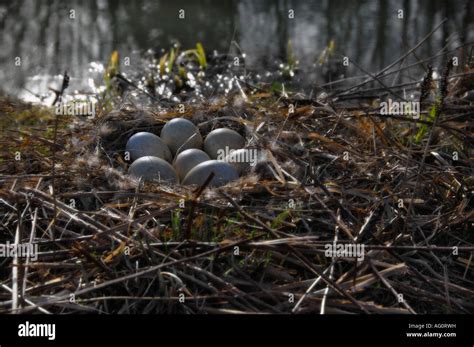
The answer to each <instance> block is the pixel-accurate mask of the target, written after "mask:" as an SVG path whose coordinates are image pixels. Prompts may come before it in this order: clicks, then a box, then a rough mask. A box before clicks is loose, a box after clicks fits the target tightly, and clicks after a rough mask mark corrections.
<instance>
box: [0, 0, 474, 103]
mask: <svg viewBox="0 0 474 347" xmlns="http://www.w3.org/2000/svg"><path fill="white" fill-rule="evenodd" d="M400 9H403V19H401V18H399V15H400V12H399V11H398V10H400ZM180 10H184V13H183V12H180ZM180 14H181V15H183V14H184V18H183V19H181V18H179V16H180ZM292 14H294V18H289V17H292ZM443 18H447V21H446V22H445V23H444V24H443V25H442V27H440V29H439V30H437V31H436V32H435V34H434V35H432V36H431V37H430V38H429V39H428V40H427V41H426V42H425V43H424V44H423V45H422V46H421V47H420V48H419V49H417V51H416V56H415V55H411V56H410V57H409V59H408V60H407V61H405V62H404V63H405V64H408V63H410V62H414V61H416V59H417V58H420V59H421V58H427V57H430V56H432V55H435V54H437V53H439V52H440V51H441V50H442V49H447V50H449V49H454V48H456V47H458V46H460V45H463V44H466V43H467V42H472V41H474V19H473V18H474V3H471V1H470V0H451V1H436V0H435V1H432V0H414V1H411V0H410V1H409V0H400V1H388V0H377V1H376V0H365V1H364V0H362V1H357V2H355V1H340V0H321V1H316V0H315V1H310V0H306V1H296V0H295V1H292V0H261V1H253V0H241V1H232V0H219V1H210V0H207V1H206V0H204V1H192V0H188V1H182V0H173V1H170V0H168V1H166V0H153V1H151V0H135V1H128V0H123V1H122V0H117V1H112V0H88V1H75V0H74V1H72V0H67V1H60V0H56V1H50V0H37V1H34V0H19V1H15V2H13V1H0V30H1V32H0V46H1V50H0V78H1V81H2V84H1V85H0V88H1V89H3V90H4V91H5V92H7V93H10V94H13V95H17V96H20V97H22V98H25V99H28V98H31V97H32V96H33V95H34V94H42V93H45V92H47V90H48V87H49V86H51V83H54V82H55V81H57V80H58V75H59V74H61V73H62V72H63V71H65V70H67V71H68V73H69V75H70V76H71V77H72V78H71V88H73V89H75V90H80V91H87V90H88V88H89V87H90V83H89V82H90V76H91V74H93V73H100V71H101V69H102V66H103V64H106V62H107V60H108V58H109V56H110V54H111V52H112V51H113V50H114V49H117V50H118V51H119V52H120V56H121V57H130V59H131V66H130V67H129V68H130V69H132V68H133V64H134V62H139V61H140V59H139V57H140V56H142V55H143V54H144V53H145V52H146V51H147V50H149V49H153V50H154V51H155V52H157V54H158V53H159V52H160V49H168V48H169V47H170V46H171V44H172V43H173V42H175V41H179V42H180V43H181V46H182V47H183V48H191V47H194V46H195V45H196V42H201V43H202V44H203V46H204V48H205V50H206V52H207V53H211V52H213V51H214V50H216V51H219V52H222V53H230V54H234V53H245V58H246V61H245V64H246V67H247V68H248V69H250V70H252V71H259V70H262V71H263V70H264V69H267V68H271V67H272V66H277V65H278V63H280V62H282V61H285V59H286V57H287V56H288V53H289V52H288V50H289V48H288V42H289V40H290V41H291V47H292V48H291V52H290V53H292V54H293V55H294V56H295V57H296V58H297V59H298V60H299V67H300V69H301V71H303V73H301V74H300V75H301V76H303V79H306V81H305V82H306V83H308V84H309V85H317V84H320V83H322V82H324V81H323V80H324V78H323V77H324V74H322V73H321V71H318V69H320V70H321V69H322V68H321V67H320V66H319V65H318V64H317V62H318V59H319V57H320V55H321V53H322V52H323V50H324V49H325V47H327V46H328V44H329V43H330V42H331V41H333V42H334V52H335V55H334V57H333V59H334V60H336V61H337V62H338V63H337V64H339V65H340V60H341V59H342V56H349V57H350V58H351V60H353V61H355V62H357V64H358V65H359V66H361V67H363V68H364V69H366V70H368V71H372V72H375V71H378V70H380V69H381V68H382V67H384V66H386V65H388V64H389V63H391V62H393V61H394V60H395V59H396V58H398V57H399V56H401V55H402V54H403V53H404V52H406V51H407V50H408V49H409V48H411V47H413V46H414V45H415V44H416V43H418V42H419V41H420V40H421V39H422V38H423V37H425V36H426V35H427V34H428V33H429V32H430V31H431V30H432V29H433V28H434V27H435V26H436V25H437V24H439V23H440V22H441V21H442V20H443ZM18 58H20V62H21V64H18V61H19V60H18ZM101 64H102V65H101ZM125 69H126V68H125ZM351 69H352V70H351ZM351 69H347V70H344V72H343V73H345V75H349V74H351V73H352V74H356V73H358V74H361V72H360V71H358V70H357V69H356V68H354V67H352V68H351ZM406 73H407V74H409V72H408V71H407V72H406ZM409 77H410V78H412V76H409ZM414 77H416V78H418V77H419V76H414ZM326 80H327V78H326Z"/></svg>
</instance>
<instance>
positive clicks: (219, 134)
mask: <svg viewBox="0 0 474 347" xmlns="http://www.w3.org/2000/svg"><path fill="white" fill-rule="evenodd" d="M244 145H245V140H244V138H243V137H242V136H240V134H239V133H238V132H236V131H234V130H231V129H227V128H220V129H216V130H213V131H211V132H210V133H209V135H207V137H206V139H205V140H204V150H205V151H206V153H207V154H209V156H210V157H211V159H220V160H223V159H224V158H225V157H226V156H227V155H228V154H229V151H230V150H231V149H240V148H242V147H244Z"/></svg>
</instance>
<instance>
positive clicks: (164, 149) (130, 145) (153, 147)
mask: <svg viewBox="0 0 474 347" xmlns="http://www.w3.org/2000/svg"><path fill="white" fill-rule="evenodd" d="M126 151H127V152H129V153H130V156H131V158H132V160H136V159H138V158H141V157H146V156H153V157H158V158H161V159H164V160H166V161H171V152H170V149H169V148H168V146H167V145H166V144H165V143H164V142H163V141H162V140H161V139H160V138H159V137H158V136H157V135H155V134H152V133H147V132H140V133H136V134H135V135H133V136H132V137H130V138H129V139H128V142H127V146H126Z"/></svg>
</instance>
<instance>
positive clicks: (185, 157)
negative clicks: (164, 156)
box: [173, 148, 211, 180]
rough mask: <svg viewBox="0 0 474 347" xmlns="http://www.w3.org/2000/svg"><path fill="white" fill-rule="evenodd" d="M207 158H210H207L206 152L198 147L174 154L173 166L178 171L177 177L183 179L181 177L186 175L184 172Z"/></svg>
mask: <svg viewBox="0 0 474 347" xmlns="http://www.w3.org/2000/svg"><path fill="white" fill-rule="evenodd" d="M208 160H211V158H209V156H208V155H207V154H206V152H203V151H201V150H200V149H196V148H190V149H187V150H185V151H183V152H181V153H179V154H178V155H177V156H176V159H175V160H174V164H173V166H174V168H175V169H176V172H177V173H178V177H179V179H180V180H183V178H184V177H186V174H187V173H188V172H189V171H191V169H192V168H193V167H195V166H196V165H198V164H201V163H202V162H205V161H208Z"/></svg>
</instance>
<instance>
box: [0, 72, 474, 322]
mask: <svg viewBox="0 0 474 347" xmlns="http://www.w3.org/2000/svg"><path fill="white" fill-rule="evenodd" d="M446 81H447V95H444V96H443V100H442V102H441V103H440V104H439V105H438V108H437V110H438V111H437V112H435V117H434V118H429V115H430V112H431V113H432V110H433V109H434V106H433V103H430V102H428V101H422V103H421V115H422V116H421V117H420V118H418V119H414V118H413V117H407V116H404V115H398V116H397V115H384V114H381V112H380V100H381V99H380V98H371V99H367V98H363V95H364V94H363V93H362V92H360V93H359V94H357V93H354V94H347V93H346V94H344V96H327V97H325V98H324V99H314V98H306V97H302V96H298V95H293V94H286V93H277V92H273V91H270V90H262V89H260V88H252V87H251V86H247V87H245V88H243V89H242V90H241V91H240V92H239V93H236V94H230V95H227V96H225V97H224V96H223V97H222V98H217V97H216V98H214V99H213V100H212V103H211V102H199V103H194V104H188V105H186V107H185V110H184V112H181V111H182V110H181V111H180V110H178V107H177V105H174V106H173V105H172V106H170V107H164V108H158V107H157V108H153V107H149V108H145V109H137V107H136V106H134V105H131V104H126V103H125V104H122V105H121V106H117V107H115V108H114V109H113V110H109V111H101V112H98V114H97V115H96V116H95V117H94V118H90V119H89V118H88V119H73V118H71V117H69V118H68V117H63V118H55V117H54V115H52V114H51V112H50V111H48V110H47V109H44V108H42V107H38V106H32V105H25V104H22V103H19V102H17V101H14V100H11V99H8V98H5V97H3V98H2V109H3V111H4V113H5V117H9V116H8V115H10V118H6V119H7V122H9V124H8V126H5V129H4V130H3V134H2V137H1V142H2V148H3V149H2V153H1V157H0V159H1V164H0V174H1V175H0V184H1V185H0V223H1V224H0V225H1V231H0V243H2V244H7V243H10V245H20V244H31V245H34V246H35V247H36V248H35V250H36V252H35V253H34V254H33V253H32V254H31V255H30V256H28V257H20V256H18V255H12V256H10V257H5V258H0V261H1V263H2V266H1V267H0V283H1V288H2V289H1V290H0V312H3V313H8V312H20V313H27V312H30V313H33V312H42V313H48V312H49V313H69V312H77V313H79V312H97V313H257V312H259V313H261V312H265V313H319V312H325V313H415V312H416V313H474V304H473V302H472V297H473V295H474V283H473V281H472V278H473V277H472V275H473V271H474V259H473V252H474V246H473V243H474V237H473V234H472V223H473V210H472V201H471V198H472V197H471V195H470V194H471V193H472V189H473V180H472V148H473V147H472V144H473V140H472V139H473V138H472V130H473V128H472V114H473V111H474V105H473V104H472V103H469V102H467V101H463V100H462V99H461V97H460V92H459V91H460V88H462V86H466V85H467V84H472V83H473V81H474V80H473V79H472V75H469V74H467V75H466V74H465V75H462V76H461V77H457V78H452V79H449V80H448V79H447V78H446ZM351 96H352V97H351ZM350 98H351V100H349V99H350ZM175 106H176V107H175ZM20 113H21V117H19V116H18V115H19V114H20ZM12 114H15V119H13V118H11V115H12ZM39 115H41V117H39ZM174 117H184V118H188V119H190V120H191V121H193V122H194V124H196V125H198V127H199V129H200V130H201V132H202V133H203V134H207V133H208V132H209V131H211V130H212V129H214V128H218V127H222V126H225V127H228V128H231V129H234V130H236V131H237V132H239V133H240V134H241V135H243V136H244V137H245V139H246V141H247V144H248V145H249V146H251V147H253V148H257V149H260V150H262V151H264V152H265V153H266V158H267V160H266V161H265V162H264V163H262V164H261V165H259V166H257V167H256V168H255V169H254V170H252V171H251V172H249V173H248V174H246V175H244V176H242V177H241V178H240V179H239V180H238V181H235V182H232V183H229V184H227V185H225V186H223V187H219V188H212V187H206V186H205V185H204V186H201V187H186V186H181V185H179V184H176V185H173V184H165V183H156V182H152V183H150V182H145V183H142V184H137V182H136V181H133V180H131V179H130V178H129V177H128V176H127V175H126V172H127V171H126V170H127V168H128V165H129V163H128V162H127V161H125V160H124V157H123V152H124V149H125V144H126V141H127V139H128V138H129V137H130V136H131V135H132V134H133V133H135V132H138V131H149V132H153V133H156V134H159V132H160V130H161V128H162V127H163V125H164V124H165V123H166V121H167V120H169V119H172V118H174ZM8 119H9V120H10V121H8ZM423 127H424V128H423ZM423 129H425V133H422V134H421V136H420V132H422V130H423ZM18 154H19V157H18ZM338 251H342V252H339V253H338ZM354 251H357V252H356V253H357V256H354Z"/></svg>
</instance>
